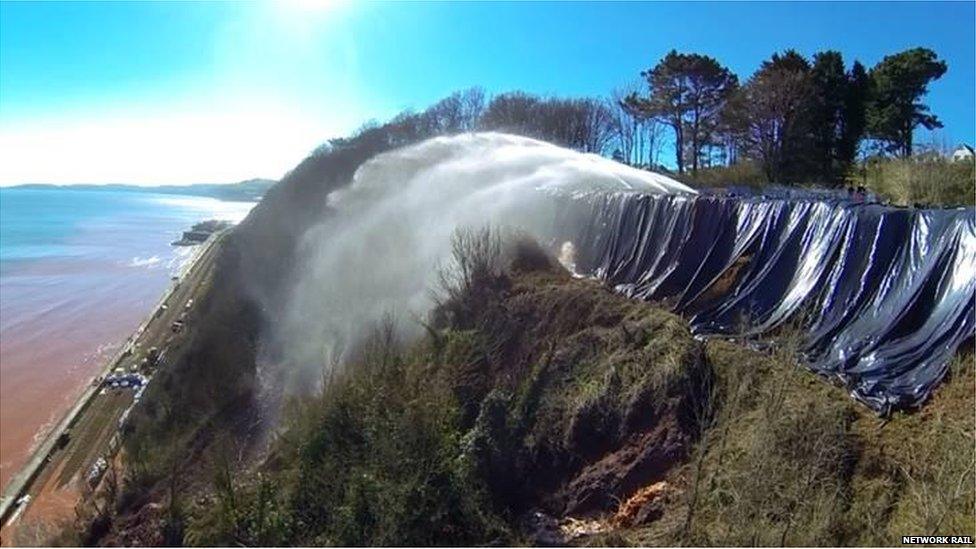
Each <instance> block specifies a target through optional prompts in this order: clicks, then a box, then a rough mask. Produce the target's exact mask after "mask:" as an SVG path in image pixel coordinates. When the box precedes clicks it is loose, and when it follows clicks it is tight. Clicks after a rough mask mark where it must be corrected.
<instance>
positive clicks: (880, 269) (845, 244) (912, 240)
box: [557, 193, 976, 411]
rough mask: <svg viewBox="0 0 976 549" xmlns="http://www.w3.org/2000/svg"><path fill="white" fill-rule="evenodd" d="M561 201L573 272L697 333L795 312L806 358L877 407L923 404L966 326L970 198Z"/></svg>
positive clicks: (974, 262) (622, 196)
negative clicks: (954, 201)
mask: <svg viewBox="0 0 976 549" xmlns="http://www.w3.org/2000/svg"><path fill="white" fill-rule="evenodd" d="M581 209H582V210H583V211H581ZM565 212H566V214H565V216H564V218H563V219H564V221H565V222H564V223H560V222H557V225H561V227H560V228H559V229H558V232H559V233H560V234H561V235H564V236H566V237H567V239H568V240H571V241H572V242H573V244H574V247H575V251H576V267H577V270H578V271H580V272H582V273H586V274H590V275H595V276H597V277H599V278H602V279H604V280H606V281H607V282H608V283H610V284H611V285H613V286H614V287H615V288H616V289H617V290H618V291H620V292H622V293H625V294H627V295H629V296H631V297H634V298H639V299H645V300H655V301H663V302H665V303H668V304H670V305H671V306H672V307H673V308H674V309H675V310H676V311H677V312H680V313H682V314H684V315H686V316H687V317H688V318H690V321H691V324H692V329H693V330H694V331H695V333H697V334H700V335H728V336H744V337H751V336H760V335H762V334H766V333H769V332H771V331H773V330H775V329H776V328H778V327H781V326H783V325H784V323H787V322H790V323H793V324H791V325H792V326H797V327H801V328H802V331H803V333H804V334H805V341H804V345H803V349H802V353H803V357H802V358H804V359H805V362H806V363H807V364H808V365H809V367H810V368H811V369H813V370H814V371H816V372H819V373H821V374H825V375H831V376H837V377H839V378H840V379H841V380H843V382H844V383H845V384H846V385H847V387H848V388H849V390H850V391H851V394H852V395H853V396H854V397H855V398H857V399H858V400H860V401H862V402H864V403H865V404H867V405H868V406H870V407H872V408H874V409H875V410H879V411H887V410H890V409H891V408H904V407H910V406H915V405H919V404H921V403H922V402H923V401H924V400H925V399H926V398H927V397H928V395H929V394H930V393H931V391H932V390H933V389H934V388H935V387H936V386H937V384H938V383H939V382H940V381H941V380H942V379H943V377H944V376H945V374H946V371H947V368H948V363H949V361H950V360H951V358H952V356H953V355H954V353H955V352H956V350H957V349H958V347H959V346H960V344H962V343H963V342H964V341H965V340H966V339H967V338H970V337H972V336H973V334H974V330H976V322H974V314H976V309H974V300H976V220H974V210H973V209H972V208H961V209H954V210H935V209H932V210H918V209H903V208H892V207H886V206H881V205H854V204H849V203H843V202H838V201H823V200H795V199H789V200H770V199H750V198H741V199H733V198H717V197H708V196H702V197H698V198H694V197H676V196H663V197H662V196H648V195H643V194H635V193H631V194H628V193H616V194H592V195H583V196H581V195H577V196H575V197H574V198H573V199H571V200H569V201H568V203H567V204H566V210H565ZM580 219H586V220H588V221H587V222H586V223H584V224H582V225H580V224H579V220H580ZM560 238H562V236H560Z"/></svg>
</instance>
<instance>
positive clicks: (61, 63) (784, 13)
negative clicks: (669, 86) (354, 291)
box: [0, 0, 976, 184]
mask: <svg viewBox="0 0 976 549" xmlns="http://www.w3.org/2000/svg"><path fill="white" fill-rule="evenodd" d="M974 6H976V3H973V2H955V3H907V2H890V3H889V2H885V3H882V2H872V3H802V4H801V3H646V4H638V3H572V4H556V3H541V4H534V3H505V4H482V3H405V2H401V3H354V2H349V3H342V2H339V3H336V2H315V1H314V0H291V1H285V2H278V3H273V4H272V3H230V2H222V3H104V4H100V3H66V4H60V3H7V2H5V3H2V4H0V184H12V183H20V182H26V181H30V182H56V183H69V182H133V183H146V184H149V183H191V182H204V181H205V182H229V181H234V180H239V179H245V178H249V177H255V176H262V177H275V178H277V177H280V176H281V175H282V174H283V173H284V172H286V171H287V170H288V169H289V168H291V167H293V166H294V165H295V164H296V163H297V162H298V161H299V160H301V158H303V157H304V156H305V155H306V154H307V153H308V152H309V151H310V150H311V149H313V148H314V147H315V146H316V145H317V144H319V143H321V142H323V141H324V140H326V139H327V138H329V137H333V136H338V135H344V134H346V133H348V132H350V131H351V130H353V129H355V128H356V127H357V126H359V125H360V124H361V123H362V122H364V121H366V120H368V119H371V118H372V119H380V120H382V119H385V118H388V117H390V116H392V115H394V114H395V113H396V112H398V111H400V110H403V109H406V108H413V109H422V108H423V107H425V106H426V105H428V104H429V103H431V102H433V101H435V100H437V99H438V98H440V97H442V96H444V95H446V94H448V93H450V92H451V91H453V90H456V89H460V88H464V87H469V86H476V85H477V86H482V87H484V88H485V90H486V91H488V92H489V93H494V92H501V91H506V90H510V89H516V88H518V89H523V90H527V91H530V92H536V93H541V94H559V95H606V94H608V93H609V92H610V91H611V90H612V89H613V88H615V87H620V86H625V85H627V84H630V83H632V82H634V81H635V80H636V79H638V78H639V73H640V71H641V70H643V69H646V68H648V67H650V66H652V65H653V64H654V63H655V62H656V61H657V60H658V59H660V57H661V56H662V55H663V54H664V53H666V52H667V51H668V50H670V49H671V48H676V49H678V50H681V51H693V52H701V53H706V54H709V55H712V56H714V57H716V58H717V59H719V61H720V62H722V63H724V64H726V65H727V66H729V67H730V68H731V69H732V70H734V71H735V72H736V73H738V74H739V75H740V78H742V79H743V80H744V79H745V78H747V77H748V76H749V74H751V73H752V72H753V71H754V70H755V69H756V68H757V67H758V65H759V64H760V62H761V61H762V60H763V59H766V58H767V57H769V55H770V54H772V53H773V52H774V51H779V50H783V49H785V48H796V49H797V50H799V51H800V52H802V53H804V54H806V55H811V54H813V53H814V52H816V51H819V50H823V49H837V50H839V51H841V52H842V53H843V54H844V56H845V60H846V61H847V62H848V64H849V63H850V62H851V61H852V60H853V59H859V60H860V61H861V62H862V63H864V64H865V65H867V66H868V67H870V66H871V65H873V64H874V63H876V62H877V61H879V60H880V59H881V58H882V57H883V56H884V55H886V54H890V53H895V52H898V51H901V50H903V49H907V48H911V47H916V46H925V47H929V48H932V49H933V50H935V51H936V52H937V53H938V54H939V56H940V57H941V58H943V59H944V60H946V62H947V63H948V64H949V72H948V73H947V74H946V75H945V76H944V77H943V78H942V79H941V80H939V81H937V82H936V83H934V84H933V85H932V87H931V93H930V95H929V97H928V103H929V104H930V106H931V107H932V110H933V112H935V113H936V114H937V115H938V116H939V117H940V118H941V119H942V120H943V121H944V123H945V126H946V127H945V129H944V130H942V131H941V132H940V133H939V134H938V135H937V136H936V138H937V139H940V140H944V141H946V142H948V143H949V144H952V145H954V144H956V143H958V142H968V143H973V142H974V141H976V106H974V105H976V95H974V94H976V92H974V89H976V72H974V69H976V35H974V21H976V8H974ZM919 138H920V139H923V140H924V139H928V138H929V137H928V136H926V135H920V136H919Z"/></svg>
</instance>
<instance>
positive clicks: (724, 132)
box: [622, 48, 947, 183]
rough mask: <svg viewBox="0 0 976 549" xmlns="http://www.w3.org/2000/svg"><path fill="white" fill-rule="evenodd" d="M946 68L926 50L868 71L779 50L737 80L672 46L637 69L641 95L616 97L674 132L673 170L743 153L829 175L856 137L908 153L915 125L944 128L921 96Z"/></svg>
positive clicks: (783, 178) (790, 174) (833, 57)
mask: <svg viewBox="0 0 976 549" xmlns="http://www.w3.org/2000/svg"><path fill="white" fill-rule="evenodd" d="M946 70H947V66H946V64H945V62H944V61H941V60H939V59H938V57H937V55H936V54H935V52H933V51H932V50H929V49H926V48H914V49H910V50H907V51H903V52H901V53H897V54H894V55H889V56H887V57H885V58H884V59H882V60H881V61H880V62H879V63H878V64H877V65H875V66H874V67H872V68H871V69H870V70H868V69H866V68H865V67H864V65H862V64H861V63H860V62H859V61H854V62H853V63H852V64H851V66H850V68H849V69H848V68H846V67H845V63H844V58H843V56H842V55H841V53H840V52H837V51H833V50H828V51H823V52H818V53H816V54H814V56H813V58H812V59H807V58H805V57H804V56H803V55H801V54H799V53H798V52H796V51H795V50H786V51H785V52H782V53H776V54H773V55H772V57H770V58H769V59H768V60H766V61H763V63H762V64H761V65H760V67H759V69H758V70H757V71H756V72H755V73H753V74H752V75H751V76H750V77H749V78H748V80H746V81H745V82H743V83H740V82H739V79H738V77H737V76H736V75H735V74H734V73H732V71H730V70H729V69H728V68H727V67H724V66H722V65H721V64H720V63H719V62H718V61H717V60H715V59H714V58H712V57H709V56H707V55H700V54H695V53H692V54H684V53H679V52H677V51H674V50H672V51H671V52H669V53H668V54H667V55H665V56H664V58H663V59H661V60H660V62H658V63H657V64H656V65H655V66H654V67H653V68H651V69H648V70H647V71H644V72H643V73H641V75H642V76H643V77H644V79H645V80H646V83H647V90H646V93H644V94H641V93H633V94H631V95H629V96H627V97H626V98H624V100H623V102H622V105H623V106H624V108H626V109H627V110H628V111H629V112H631V113H632V116H634V117H640V118H645V119H651V120H655V121H657V122H658V123H660V124H663V125H665V126H666V127H667V128H668V129H669V130H670V131H671V132H672V134H673V136H674V144H675V162H676V165H677V171H678V172H679V173H685V172H686V171H689V170H690V171H691V173H692V174H693V175H694V174H695V173H696V172H697V171H698V170H699V169H700V168H701V167H703V166H706V167H707V166H713V165H732V164H734V163H736V162H738V161H741V160H748V161H752V162H754V163H756V164H757V165H759V166H760V167H761V169H762V172H763V174H764V176H765V177H766V179H767V180H769V181H776V182H785V183H789V182H798V181H819V182H835V183H836V182H840V181H842V180H843V177H844V175H845V174H846V173H847V171H848V169H849V168H850V167H851V165H852V164H853V163H854V162H855V160H856V157H857V154H858V151H859V150H861V146H862V144H863V143H865V142H867V143H868V145H869V148H870V149H872V150H874V151H876V152H878V153H881V154H895V155H898V156H901V157H908V156H910V155H911V154H912V149H913V141H912V136H913V132H914V130H915V128H917V127H920V126H921V127H924V128H926V129H934V128H941V127H942V123H941V122H940V121H939V119H938V118H937V117H936V116H935V115H934V114H932V113H931V112H930V111H929V108H928V106H926V105H925V104H924V103H922V102H921V100H922V98H923V97H924V96H925V95H926V93H927V92H928V85H929V83H930V82H932V81H933V80H936V79H938V78H940V77H941V76H942V75H943V74H945V72H946Z"/></svg>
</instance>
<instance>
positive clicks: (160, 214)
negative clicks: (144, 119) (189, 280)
mask: <svg viewBox="0 0 976 549" xmlns="http://www.w3.org/2000/svg"><path fill="white" fill-rule="evenodd" d="M252 206H253V203H250V202H227V201H220V200H216V199H211V198H202V197H191V196H179V195H161V194H152V193H141V192H131V191H91V190H84V191H82V190H71V189H45V190H36V189H30V190H28V189H0V485H5V484H6V483H7V481H8V480H9V479H10V477H11V476H12V475H13V474H14V473H15V472H16V470H17V468H19V467H20V465H22V464H23V462H24V461H25V460H26V458H27V456H28V455H29V454H30V451H31V449H32V447H33V446H34V445H35V444H37V443H38V442H39V441H40V440H41V439H42V438H43V436H44V434H45V433H46V431H47V430H48V429H50V428H51V427H52V426H53V424H54V423H56V422H57V420H58V419H59V418H60V417H62V416H63V414H64V413H65V412H66V411H67V409H68V408H69V407H70V405H71V403H72V402H73V400H74V399H75V398H76V397H77V395H79V394H80V393H81V392H82V391H83V390H84V387H85V385H86V384H87V383H88V382H89V381H90V380H91V378H92V377H93V376H94V375H96V373H97V372H98V370H99V369H100V367H101V365H102V362H103V361H104V360H105V359H107V358H108V357H109V356H111V354H112V353H114V352H115V351H116V350H117V349H118V348H119V345H120V344H121V343H122V342H124V341H125V339H126V338H127V337H128V336H129V334H130V333H131V332H132V331H133V330H134V329H135V328H136V327H137V326H138V324H139V322H140V321H141V320H142V318H143V317H144V316H145V315H146V314H147V313H148V312H149V310H150V309H151V308H152V306H153V305H154V304H155V303H156V301H157V300H158V299H159V297H160V295H161V294H162V292H163V291H164V290H165V288H166V286H167V285H168V284H169V279H170V276H172V275H173V274H175V273H177V272H178V271H179V269H180V268H181V267H182V265H183V263H184V262H186V261H187V260H188V259H189V257H190V255H191V254H192V251H193V250H192V249H190V248H181V247H174V246H171V245H170V243H171V242H173V241H174V240H177V239H178V238H179V237H180V234H181V232H182V231H183V230H186V229H189V228H190V226H191V225H192V224H193V223H194V222H197V221H202V220H205V219H227V220H230V221H235V222H236V221H240V220H241V219H243V218H244V216H245V215H247V212H248V211H249V210H250V209H251V207H252Z"/></svg>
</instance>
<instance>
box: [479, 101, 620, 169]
mask: <svg viewBox="0 0 976 549" xmlns="http://www.w3.org/2000/svg"><path fill="white" fill-rule="evenodd" d="M612 122H613V115H612V113H611V112H610V111H609V109H608V108H607V106H606V105H605V104H604V103H603V102H601V101H597V100H595V99H589V98H587V99H558V98H549V99H541V98H539V97H537V96H534V95H530V94H527V93H524V92H511V93H505V94H502V95H499V96H496V97H494V98H493V99H492V100H491V102H490V103H489V104H488V108H487V109H486V110H485V113H484V115H483V116H482V118H481V127H482V128H484V129H489V130H502V131H507V132H512V133H517V134H520V135H525V136H528V137H535V138H537V139H542V140H545V141H549V142H551V143H555V144H557V145H562V146H565V147H570V148H573V149H577V150H580V151H585V152H593V153H598V154H600V153H603V152H605V151H606V149H607V147H608V145H609V143H610V141H611V139H612Z"/></svg>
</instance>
